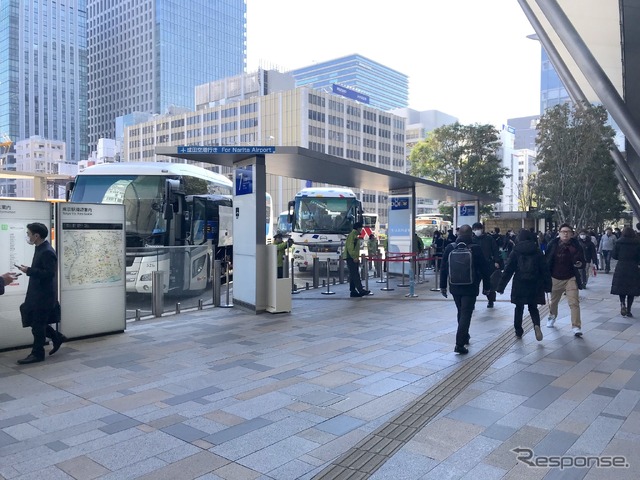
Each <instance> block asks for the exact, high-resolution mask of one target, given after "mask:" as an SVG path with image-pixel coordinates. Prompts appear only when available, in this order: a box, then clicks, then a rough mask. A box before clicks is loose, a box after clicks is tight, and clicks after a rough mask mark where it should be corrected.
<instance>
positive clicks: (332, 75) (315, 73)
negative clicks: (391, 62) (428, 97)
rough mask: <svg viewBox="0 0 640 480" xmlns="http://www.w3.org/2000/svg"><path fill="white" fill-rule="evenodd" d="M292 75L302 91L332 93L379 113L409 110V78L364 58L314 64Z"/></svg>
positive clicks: (355, 55) (349, 56)
mask: <svg viewBox="0 0 640 480" xmlns="http://www.w3.org/2000/svg"><path fill="white" fill-rule="evenodd" d="M290 73H291V75H293V78H295V80H296V85H297V86H299V87H301V86H308V87H311V88H315V89H316V90H323V91H325V92H333V93H335V94H337V95H342V96H345V97H347V98H350V99H352V100H357V101H359V102H360V103H364V104H368V105H370V106H371V107H375V108H378V109H380V110H392V109H394V108H404V107H407V106H409V77H407V75H405V74H403V73H400V72H398V71H396V70H393V69H392V68H389V67H386V66H384V65H382V64H380V63H378V62H374V61H373V60H370V59H368V58H366V57H363V56H362V55H358V54H354V55H348V56H346V57H341V58H336V59H335V60H328V61H326V62H320V63H315V64H313V65H310V66H308V67H303V68H298V69H296V70H293V71H291V72H290Z"/></svg>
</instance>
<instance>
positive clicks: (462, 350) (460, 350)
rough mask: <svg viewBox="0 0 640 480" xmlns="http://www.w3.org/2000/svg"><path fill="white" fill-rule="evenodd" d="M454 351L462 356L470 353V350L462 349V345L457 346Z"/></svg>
mask: <svg viewBox="0 0 640 480" xmlns="http://www.w3.org/2000/svg"><path fill="white" fill-rule="evenodd" d="M453 351H454V352H455V353H459V354H460V355H466V354H467V353H469V350H467V349H466V348H465V347H461V346H460V345H456V346H455V348H454V349H453Z"/></svg>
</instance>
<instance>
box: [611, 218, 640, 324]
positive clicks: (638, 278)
mask: <svg viewBox="0 0 640 480" xmlns="http://www.w3.org/2000/svg"><path fill="white" fill-rule="evenodd" d="M611 256H612V257H613V258H614V259H615V260H617V261H618V263H617V264H616V268H615V270H614V272H613V278H612V279H611V294H612V295H618V296H619V297H620V314H621V315H622V316H623V317H633V315H632V314H631V306H632V305H633V300H634V298H635V297H637V296H638V295H640V270H639V269H638V265H640V238H638V237H637V235H636V233H635V232H634V231H633V229H632V228H631V227H625V228H624V229H623V230H622V234H621V235H620V238H619V239H618V240H617V241H616V243H615V245H614V247H613V251H612V252H611Z"/></svg>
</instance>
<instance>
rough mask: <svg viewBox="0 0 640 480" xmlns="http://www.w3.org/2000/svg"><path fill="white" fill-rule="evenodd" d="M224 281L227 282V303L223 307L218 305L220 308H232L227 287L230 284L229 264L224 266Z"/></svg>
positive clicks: (228, 287)
mask: <svg viewBox="0 0 640 480" xmlns="http://www.w3.org/2000/svg"><path fill="white" fill-rule="evenodd" d="M225 280H226V282H227V303H226V304H225V305H220V307H221V308H231V307H233V303H231V300H230V298H229V289H230V288H231V286H230V285H229V284H230V283H231V282H230V281H229V262H227V263H226V264H225Z"/></svg>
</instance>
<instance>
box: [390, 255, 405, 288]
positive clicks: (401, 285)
mask: <svg viewBox="0 0 640 480" xmlns="http://www.w3.org/2000/svg"><path fill="white" fill-rule="evenodd" d="M404 264H405V258H404V255H402V281H401V283H399V284H398V287H408V286H409V284H408V283H404V275H405V274H404ZM387 274H388V272H387Z"/></svg>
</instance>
